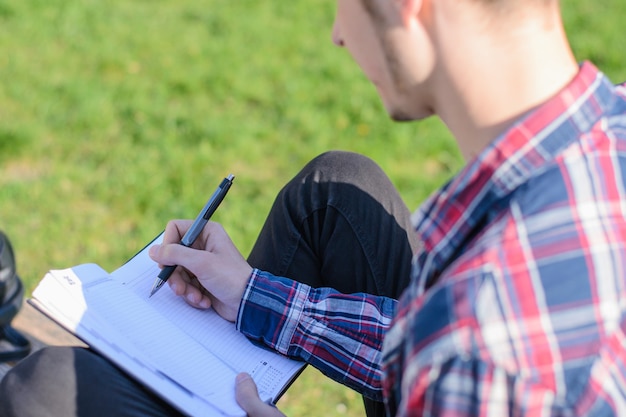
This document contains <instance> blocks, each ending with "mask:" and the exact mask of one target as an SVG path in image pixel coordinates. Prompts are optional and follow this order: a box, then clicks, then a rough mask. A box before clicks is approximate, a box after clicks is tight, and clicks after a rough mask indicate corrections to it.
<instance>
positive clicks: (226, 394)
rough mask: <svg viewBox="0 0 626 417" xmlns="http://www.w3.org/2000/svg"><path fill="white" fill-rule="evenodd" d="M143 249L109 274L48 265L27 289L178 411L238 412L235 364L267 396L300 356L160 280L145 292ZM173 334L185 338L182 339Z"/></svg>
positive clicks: (293, 371)
mask: <svg viewBox="0 0 626 417" xmlns="http://www.w3.org/2000/svg"><path fill="white" fill-rule="evenodd" d="M160 239H161V236H160V237H159V238H158V239H157V240H155V242H153V243H156V242H159V241H160ZM147 251H148V247H146V248H145V249H144V250H143V251H141V252H140V253H139V254H138V255H137V256H135V257H134V258H133V259H132V260H131V261H129V262H128V263H127V264H125V265H124V266H122V267H121V268H119V269H117V270H116V271H114V272H113V273H112V274H107V273H106V271H104V270H102V268H100V267H99V266H97V265H94V264H86V265H79V266H76V267H74V268H72V269H68V270H63V271H51V273H49V274H47V275H46V277H45V278H44V279H43V280H42V282H41V283H40V284H39V286H38V288H37V289H36V290H35V292H34V293H33V296H34V298H36V299H39V301H40V303H42V304H44V305H46V306H47V307H48V309H49V310H50V311H51V312H53V314H51V315H52V316H53V318H54V317H55V316H56V319H57V320H58V321H59V322H60V323H61V324H62V325H64V326H65V327H67V328H68V329H70V330H74V331H75V333H76V334H77V335H78V336H79V337H81V338H82V339H83V340H84V341H85V342H86V343H87V344H89V345H90V346H92V347H94V348H96V349H97V350H99V351H100V352H101V353H102V354H103V355H105V356H107V357H110V358H112V359H114V361H115V362H116V363H118V365H119V366H121V367H122V368H124V369H125V370H126V371H127V372H129V373H130V374H131V375H133V376H135V377H136V378H138V379H140V380H141V381H143V382H144V383H145V384H146V385H148V386H149V387H151V388H152V389H154V390H155V391H156V392H159V393H161V395H162V397H163V398H164V399H166V400H167V401H169V402H170V403H172V405H174V406H176V407H178V408H180V409H181V411H183V412H185V413H188V414H192V415H200V414H201V415H216V414H215V410H214V409H213V407H215V405H209V404H208V403H206V402H205V400H207V401H211V402H213V403H214V404H216V405H217V407H219V408H220V410H221V413H223V414H224V415H233V416H236V415H244V414H245V413H243V410H241V408H240V407H239V406H238V405H237V403H236V401H235V398H234V379H235V375H236V374H237V373H238V372H241V371H245V372H248V373H250V374H251V375H252V377H253V378H254V379H255V382H256V383H257V386H258V387H259V393H260V396H261V398H263V399H264V400H265V401H272V400H275V399H276V396H277V395H278V394H279V393H280V392H281V390H282V388H283V387H285V386H287V385H288V384H289V383H290V381H291V380H292V379H293V378H294V377H295V376H296V375H297V373H298V372H299V371H300V370H301V369H302V368H303V366H304V364H303V363H302V362H298V361H294V360H291V359H288V358H286V357H283V356H281V355H279V354H277V353H275V352H270V351H268V350H266V349H263V348H260V347H258V346H256V345H254V344H252V343H251V342H250V341H249V340H248V339H246V338H245V336H243V335H242V334H240V333H239V332H237V330H236V329H235V326H234V324H233V323H230V322H227V321H226V320H224V319H222V318H221V317H219V315H217V313H215V312H214V311H213V310H211V309H210V310H198V309H195V308H193V307H191V306H189V305H187V304H186V303H185V302H184V301H183V300H181V299H180V298H178V297H176V296H175V295H174V294H173V293H172V292H171V290H170V289H169V286H167V285H166V286H165V287H164V288H162V289H161V291H159V292H158V293H157V294H155V295H154V296H153V297H151V298H149V294H150V289H151V287H152V284H153V282H154V279H155V278H156V276H157V275H158V272H159V269H158V266H157V265H156V264H155V263H154V262H153V261H152V260H151V259H150V258H149V256H148V255H147ZM87 306H89V308H88V309H87ZM137 323H139V326H137ZM180 340H187V341H189V340H191V342H185V346H182V344H181V343H178V341H180ZM218 358H219V359H218Z"/></svg>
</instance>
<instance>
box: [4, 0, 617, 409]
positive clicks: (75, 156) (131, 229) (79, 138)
mask: <svg viewBox="0 0 626 417" xmlns="http://www.w3.org/2000/svg"><path fill="white" fill-rule="evenodd" d="M563 8H564V13H565V16H566V18H567V25H568V32H569V33H570V35H571V37H572V42H573V45H574V49H575V51H576V54H577V56H578V58H579V59H586V58H591V59H593V60H594V61H595V62H597V63H598V65H599V66H600V67H601V68H602V69H603V70H604V71H606V72H607V73H608V74H609V75H610V76H611V77H613V79H614V80H615V81H622V80H625V79H626V64H625V63H624V62H625V58H624V54H623V51H625V50H626V44H625V42H626V38H624V36H623V30H622V23H621V20H622V16H624V15H625V14H626V3H625V2H623V1H622V0H605V1H604V2H601V3H597V2H594V1H591V0H565V1H563ZM333 15H334V2H333V1H320V0H302V1H298V2H281V1H272V2H259V1H252V0H237V1H228V0H205V1H190V0H179V1H173V0H150V1H148V0H136V1H133V2H128V1H121V0H100V1H95V0H63V1H61V0H46V1H43V0H0V51H2V53H0V80H2V82H0V228H2V229H3V230H5V231H6V232H7V233H8V234H9V236H10V237H11V239H12V240H13V242H14V245H15V248H16V252H17V256H18V267H19V272H20V274H21V276H22V278H23V280H24V282H25V284H26V286H27V287H28V289H29V290H31V289H32V288H33V287H34V285H36V283H37V281H38V280H39V278H40V277H41V276H42V275H43V274H44V273H45V271H47V270H48V269H50V268H63V267H67V266H71V265H75V264H78V263H83V262H97V263H99V264H100V265H102V266H103V267H104V268H106V269H109V270H111V269H114V268H115V267H117V266H118V265H120V264H121V263H122V262H124V261H125V260H126V259H127V258H128V257H129V256H130V255H132V254H133V253H134V252H135V251H136V250H138V249H139V248H141V247H142V246H143V245H144V244H145V243H146V242H147V241H149V240H150V239H151V238H152V237H153V236H154V235H156V234H157V233H158V232H159V231H160V230H162V228H163V227H164V226H165V223H166V222H167V221H168V220H169V219H171V218H180V217H182V218H188V217H193V216H195V215H196V213H197V211H198V210H199V209H200V208H201V206H202V205H203V204H204V202H205V200H206V198H207V197H208V195H209V193H211V192H212V191H213V189H214V187H215V186H216V184H217V182H218V181H219V180H220V179H221V178H222V177H223V176H224V175H226V174H228V173H230V172H232V173H234V174H235V175H236V176H237V179H236V182H235V185H234V186H233V189H232V190H231V192H230V194H229V196H228V199H227V201H225V202H224V204H223V206H222V208H220V210H219V211H218V213H217V214H216V217H215V218H216V220H218V221H220V222H222V223H223V224H224V225H225V226H226V228H227V229H228V230H229V231H230V233H231V235H232V237H233V239H234V241H235V243H236V244H237V245H238V246H239V247H240V248H241V250H242V252H243V253H244V254H245V253H247V252H248V250H249V249H250V248H251V246H252V243H253V241H254V237H255V235H256V234H257V232H258V231H259V229H260V227H261V225H262V222H263V219H264V217H265V215H266V213H267V211H268V209H269V206H270V204H271V203H272V200H273V197H274V195H275V194H276V192H277V191H278V189H279V188H280V186H281V185H282V184H283V183H284V182H285V181H286V180H288V179H289V178H290V177H291V176H292V175H294V174H295V173H296V172H297V170H298V169H299V168H300V167H301V166H302V164H304V163H305V162H306V161H307V160H309V159H311V158H312V157H314V156H315V155H317V154H319V153H320V152H323V151H325V150H328V149H347V150H353V151H357V152H361V153H364V154H366V155H368V156H370V157H372V158H373V159H375V160H376V161H377V162H378V163H379V164H380V165H381V166H382V167H383V168H384V169H385V170H386V171H387V172H388V173H389V175H390V177H391V179H392V181H393V182H394V183H395V184H396V186H397V187H398V188H399V190H400V192H401V193H402V195H403V197H404V198H405V199H406V201H407V204H408V205H409V206H410V207H415V206H417V205H418V204H419V202H420V201H422V200H423V199H424V198H425V197H426V196H427V195H428V194H429V193H430V192H431V191H432V190H433V189H434V188H435V187H437V186H438V185H440V184H441V183H443V182H444V181H445V180H446V179H447V178H449V177H450V176H451V175H452V174H453V172H455V171H456V170H457V169H458V168H459V167H460V164H461V159H460V157H459V155H458V152H457V151H456V149H455V147H454V144H453V140H452V138H451V136H450V135H449V133H448V132H447V131H446V130H445V129H444V127H443V126H442V124H441V123H440V122H439V121H437V120H435V119H432V120H428V121H426V122H423V123H419V124H394V123H392V122H391V121H389V120H388V118H387V116H386V115H385V112H384V110H383V109H382V106H381V104H380V102H379V99H378V97H377V95H376V93H375V91H374V89H373V88H372V87H371V86H370V84H369V82H368V81H367V80H366V79H365V78H364V76H363V75H362V74H361V72H360V70H359V69H358V68H357V67H356V66H355V65H354V63H353V62H352V61H351V58H350V57H349V56H348V54H347V53H346V52H345V51H343V50H341V49H339V48H335V47H333V46H332V43H331V41H330V28H331V23H332V19H333ZM280 406H281V408H282V409H283V410H284V411H286V412H287V413H288V414H289V415H294V416H297V415H351V416H357V415H361V414H362V406H361V399H360V398H359V396H358V395H356V394H355V393H354V392H352V391H350V390H347V389H345V388H342V387H340V386H339V385H337V384H335V383H333V382H331V381H329V380H328V379H326V378H324V377H322V376H320V375H319V374H318V373H317V372H316V371H313V370H311V371H306V372H305V374H304V375H303V376H302V377H301V378H300V379H299V380H298V381H297V382H296V384H295V385H294V387H293V388H292V389H291V390H290V391H289V392H288V394H287V395H286V397H285V398H284V399H283V400H281V402H280Z"/></svg>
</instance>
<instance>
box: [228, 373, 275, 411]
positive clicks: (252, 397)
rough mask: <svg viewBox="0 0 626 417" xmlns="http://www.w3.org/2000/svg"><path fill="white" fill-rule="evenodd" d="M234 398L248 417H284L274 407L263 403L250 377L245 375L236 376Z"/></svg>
mask: <svg viewBox="0 0 626 417" xmlns="http://www.w3.org/2000/svg"><path fill="white" fill-rule="evenodd" d="M235 384H236V386H235V398H236V399H237V402H238V403H239V405H240V406H241V408H243V409H244V411H245V412H246V413H247V414H248V417H285V415H284V414H283V413H281V412H280V410H279V409H278V408H276V407H272V406H271V405H269V404H267V403H264V402H263V401H261V399H260V398H259V391H258V390H257V387H256V384H255V383H254V380H253V379H252V377H251V376H250V375H248V374H246V373H241V374H239V375H237V378H236V380H235Z"/></svg>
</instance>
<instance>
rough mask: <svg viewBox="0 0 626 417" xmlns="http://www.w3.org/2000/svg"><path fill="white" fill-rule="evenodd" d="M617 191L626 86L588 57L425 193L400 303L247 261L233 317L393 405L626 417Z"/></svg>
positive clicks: (622, 222) (625, 228) (625, 241)
mask: <svg viewBox="0 0 626 417" xmlns="http://www.w3.org/2000/svg"><path fill="white" fill-rule="evenodd" d="M625 197H626V89H625V88H624V87H617V88H616V87H614V86H613V85H612V84H611V83H610V82H609V81H608V80H607V79H606V78H605V77H604V76H603V75H602V74H601V73H599V72H598V71H597V69H596V68H595V67H593V65H591V64H589V63H584V64H583V65H582V66H581V69H580V72H579V74H578V76H577V77H576V78H575V79H574V80H573V81H572V82H571V83H570V85H569V86H568V87H566V88H565V89H564V90H563V91H562V92H561V93H559V94H558V95H557V96H555V97H554V98H552V99H550V100H549V101H548V102H546V103H544V104H543V105H542V106H540V107H539V108H538V109H536V110H535V111H533V112H531V113H530V114H529V115H527V116H526V117H525V118H523V119H522V120H521V121H519V122H518V123H517V124H516V125H515V126H513V127H512V128H511V129H510V130H509V131H508V132H506V133H505V134H504V135H502V136H501V137H499V138H497V139H496V140H495V141H494V142H493V143H492V144H491V145H490V146H489V147H488V148H487V149H485V150H484V151H483V152H482V153H481V154H480V155H479V156H478V158H477V159H476V160H474V161H473V162H471V163H470V164H468V165H467V166H466V167H465V168H464V169H463V171H462V172H461V173H459V175H457V176H456V177H455V178H454V179H453V180H452V181H450V182H449V183H448V184H447V185H446V186H444V187H443V188H442V189H441V190H439V191H438V192H437V193H435V194H434V195H433V196H432V197H431V198H430V199H429V200H428V201H427V202H426V203H425V204H424V205H422V207H421V209H420V210H419V211H418V212H417V213H416V215H415V219H414V220H415V224H416V231H417V233H418V234H419V236H420V238H421V242H422V243H423V247H422V248H421V249H420V250H419V251H418V253H417V254H416V256H415V259H414V267H413V279H412V283H411V285H410V287H409V288H408V289H407V291H405V293H404V295H403V296H402V298H401V299H400V301H399V302H398V303H397V305H396V304H395V303H394V302H393V301H392V300H388V299H381V298H377V297H371V296H367V295H360V294H357V295H350V296H347V295H342V294H337V293H335V292H332V291H330V290H316V289H311V288H308V287H305V286H302V285H300V284H297V283H295V282H293V281H290V280H285V279H282V278H276V277H272V276H270V275H269V274H265V273H261V272H259V271H255V274H254V276H253V278H252V279H251V281H250V283H249V286H248V289H247V291H246V294H245V296H244V301H243V303H242V306H241V309H240V317H239V319H238V326H239V327H240V329H241V330H242V331H243V332H244V333H245V334H247V335H248V336H249V337H251V338H253V339H256V340H261V341H263V342H264V343H266V344H268V345H269V346H271V347H273V348H275V349H277V350H278V351H280V352H282V353H285V354H288V355H292V356H295V357H299V358H301V359H304V360H306V361H308V362H310V363H312V364H313V365H314V366H316V367H318V368H320V369H321V370H322V371H323V372H325V373H327V374H329V375H330V376H331V377H333V378H334V379H336V380H339V381H341V382H344V383H346V384H347V385H349V386H352V387H354V388H355V389H357V390H358V391H360V392H362V393H365V394H366V395H369V396H372V397H374V398H380V392H381V386H382V389H383V391H384V394H385V401H386V402H387V405H388V409H389V412H390V414H391V415H399V416H404V415H446V416H503V415H513V416H518V415H532V416H535V415H536V416H548V415H551V416H571V415H576V416H579V415H589V416H597V415H606V414H608V415H626V334H625V332H626V316H625V315H624V313H625V312H626V279H625V277H626V198H625ZM394 313H395V318H394V319H393V322H392V323H391V324H390V323H389V317H390V316H391V315H392V314H394ZM390 326H391V327H390ZM383 334H384V335H385V342H384V349H383V355H382V356H381V354H380V350H379V348H380V346H379V340H380V338H382V335H383ZM355 352H356V353H355ZM380 364H383V366H382V371H381V365H380ZM382 375H384V377H382Z"/></svg>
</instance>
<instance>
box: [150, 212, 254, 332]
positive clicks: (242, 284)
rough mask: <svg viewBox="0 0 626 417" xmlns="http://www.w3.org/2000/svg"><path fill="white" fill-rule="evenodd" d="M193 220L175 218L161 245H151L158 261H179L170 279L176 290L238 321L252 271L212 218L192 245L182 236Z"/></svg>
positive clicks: (199, 305) (194, 302)
mask: <svg viewBox="0 0 626 417" xmlns="http://www.w3.org/2000/svg"><path fill="white" fill-rule="evenodd" d="M192 223H193V221H191V220H172V221H170V222H169V223H168V224H167V227H166V228H165V234H164V236H163V244H162V245H154V246H153V247H151V248H150V257H151V258H152V259H153V260H154V261H156V262H158V263H159V265H161V266H163V265H179V267H178V268H176V270H175V271H174V273H173V274H172V276H171V277H170V278H169V280H168V281H167V283H168V284H169V286H170V288H171V289H172V290H173V291H174V293H175V294H176V295H178V296H181V297H183V298H184V299H185V301H187V303H188V304H190V305H192V306H194V307H196V308H209V307H213V308H214V309H215V311H216V312H217V313H218V314H219V315H220V316H222V317H224V318H225V319H226V320H230V321H235V319H236V318H237V311H238V309H239V304H240V302H241V298H242V296H243V292H244V290H245V288H246V285H247V283H248V279H249V278H250V274H251V273H252V267H251V266H250V265H248V263H247V262H246V260H245V259H244V257H243V256H242V255H241V253H240V252H239V251H238V250H237V248H236V247H235V245H234V244H233V242H232V241H231V240H230V237H229V236H228V234H226V231H224V228H223V227H222V226H221V225H220V224H218V223H215V222H209V223H207V225H206V226H205V227H204V229H203V230H202V233H201V234H200V236H199V237H198V239H196V241H195V242H194V244H193V246H192V247H191V248H187V247H185V246H183V245H180V244H179V242H180V239H181V238H182V236H183V235H184V234H185V232H186V231H187V229H188V228H189V227H191V224H192Z"/></svg>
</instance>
